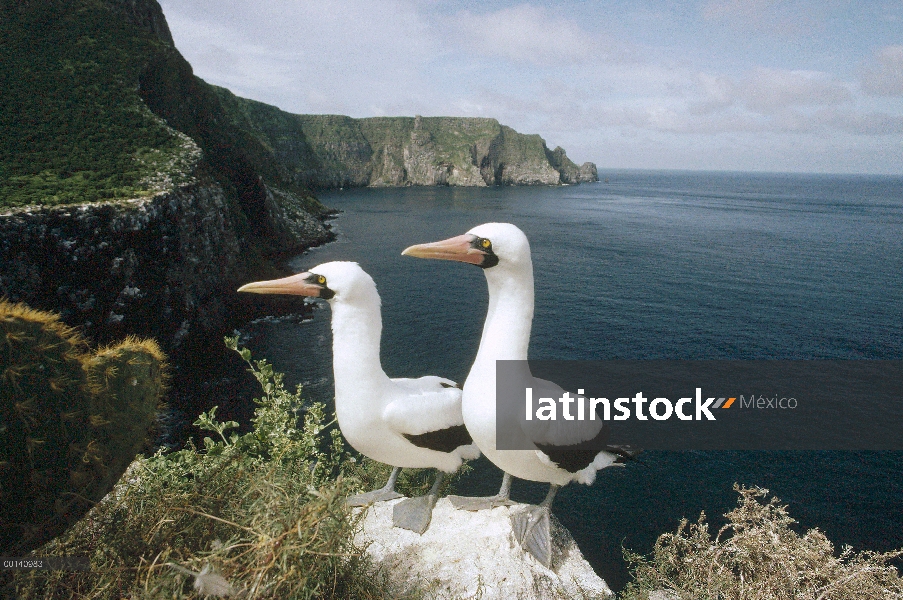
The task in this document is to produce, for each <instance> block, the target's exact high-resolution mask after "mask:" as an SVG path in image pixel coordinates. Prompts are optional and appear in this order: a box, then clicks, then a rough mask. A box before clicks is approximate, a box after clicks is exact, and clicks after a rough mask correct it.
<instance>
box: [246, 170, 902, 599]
mask: <svg viewBox="0 0 903 600" xmlns="http://www.w3.org/2000/svg"><path fill="white" fill-rule="evenodd" d="M600 178H602V179H603V181H602V182H599V183H595V184H584V185H580V186H564V187H537V188H514V187H505V188H491V189H464V188H404V189H385V190H348V191H338V192H333V193H329V194H323V195H322V196H321V199H322V200H323V202H324V203H325V204H326V205H327V206H331V207H334V208H338V209H340V210H342V211H343V213H342V214H341V215H340V216H339V217H338V218H337V219H336V220H335V221H334V226H335V227H336V229H337V231H338V234H339V239H338V241H336V242H334V243H332V244H329V245H327V246H325V247H323V248H319V249H315V250H312V251H310V252H307V253H305V254H303V255H301V256H298V257H296V258H295V259H293V260H292V261H291V265H292V267H293V268H294V269H295V270H297V271H301V270H307V269H309V268H311V267H313V266H315V265H317V264H319V263H321V262H326V261H330V260H353V261H357V262H359V263H360V264H361V265H362V266H363V268H364V269H365V270H367V271H368V272H369V273H370V274H371V275H372V276H373V278H374V279H375V280H376V283H377V286H378V287H379V290H380V294H381V296H382V301H383V345H382V360H383V366H384V368H385V370H386V372H387V373H389V374H390V376H393V377H417V376H420V375H425V374H436V375H443V376H446V377H450V378H452V379H456V380H457V381H460V382H463V381H464V379H465V378H466V375H467V372H468V370H469V368H470V364H471V363H472V361H473V358H474V356H475V355H476V350H477V346H478V344H479V338H480V332H481V328H482V323H483V318H484V317H485V312H486V303H487V291H486V284H485V279H484V277H483V274H482V271H481V270H480V269H478V268H474V267H472V266H470V265H464V264H459V263H452V262H445V261H425V260H420V259H414V258H409V257H402V256H401V251H402V250H403V249H404V248H405V247H407V246H409V245H411V244H415V243H421V242H428V241H435V240H439V239H444V238H447V237H451V236H453V235H458V234H461V233H464V232H465V231H467V230H468V229H470V228H471V227H473V226H475V225H478V224H480V223H485V222H490V221H507V222H512V223H515V224H517V225H518V226H519V227H520V228H521V229H522V230H524V232H526V234H527V235H528V237H529V238H530V243H531V248H532V254H533V262H534V272H535V276H536V316H535V319H534V323H533V334H532V338H531V345H530V356H531V358H536V359H653V358H654V359H828V358H841V359H903V178H900V177H871V176H826V175H795V174H794V175H791V174H746V173H685V172H638V171H610V172H601V173H600ZM243 333H244V338H245V340H246V341H247V345H248V346H249V347H250V348H251V349H252V350H253V351H254V353H255V355H257V356H263V357H266V358H267V359H269V360H270V361H271V362H273V363H274V365H275V366H276V368H277V369H279V370H283V371H285V372H286V374H287V380H288V381H289V383H303V384H304V385H305V390H306V395H307V397H308V398H311V399H319V400H326V401H328V400H329V399H330V398H331V396H332V383H331V339H330V331H329V309H328V307H326V306H325V305H319V306H318V307H317V309H316V310H315V311H314V316H313V318H312V319H310V320H309V321H306V322H304V323H299V322H297V320H290V319H289V320H283V321H280V320H275V321H274V320H264V321H257V322H255V323H252V324H250V325H249V326H248V327H247V328H245V330H244V331H243ZM901 404H903V403H901ZM901 408H903V407H901ZM901 435H903V432H901ZM474 466H475V468H474V470H473V472H471V473H469V474H468V475H467V476H465V478H464V479H463V481H462V482H461V483H460V485H459V488H458V490H459V492H461V493H466V494H486V493H494V491H495V490H496V489H497V487H498V485H499V483H500V480H501V475H500V472H499V471H498V470H497V469H496V468H495V467H493V466H492V465H491V464H489V463H488V462H487V461H485V459H481V460H480V461H477V462H476V463H475V465H474ZM735 482H739V483H743V484H747V485H758V486H761V487H765V488H768V489H770V490H771V492H772V493H773V494H774V495H777V496H778V497H780V498H781V500H783V501H784V502H786V503H789V504H790V514H791V515H792V516H793V517H794V518H796V519H797V520H798V521H799V526H800V528H801V530H804V529H809V528H812V527H818V528H820V529H821V530H822V531H824V532H825V533H826V534H827V535H828V537H829V538H830V539H831V540H832V541H833V542H834V543H835V545H836V546H837V547H838V548H840V547H841V546H843V545H844V544H850V545H852V546H854V547H855V548H856V549H869V550H889V549H892V548H898V547H903V453H889V452H885V453H880V452H855V453H854V452H792V453H791V452H647V453H645V454H643V455H642V456H641V459H640V460H639V461H637V462H635V463H632V464H630V465H628V466H627V467H626V468H623V469H607V470H605V471H602V472H601V473H600V475H599V477H598V479H597V481H596V483H595V484H594V485H593V486H591V487H587V486H582V485H576V484H573V485H570V486H567V487H566V488H564V489H562V491H561V492H560V493H559V495H558V498H557V499H556V502H555V506H554V513H555V514H556V516H557V517H558V518H559V519H560V520H561V521H562V523H564V525H565V526H567V527H568V528H569V529H570V530H571V532H572V533H573V535H574V538H575V539H576V540H577V542H578V544H579V545H580V547H581V549H582V551H583V553H584V555H585V556H586V557H587V559H588V560H589V561H590V562H591V563H592V564H593V566H594V568H595V569H596V570H597V571H598V572H599V573H600V575H602V576H603V577H604V578H605V579H606V580H607V581H608V582H609V584H610V585H611V586H612V587H613V588H615V589H619V588H620V587H622V586H623V584H624V582H625V581H626V578H627V570H626V565H625V563H624V561H623V560H622V557H621V547H622V545H623V546H624V547H627V548H630V549H633V550H636V551H640V552H644V553H645V552H649V551H650V550H651V548H652V544H653V543H654V541H655V539H656V537H657V536H658V535H659V534H661V533H663V532H665V531H673V530H674V529H675V528H676V526H677V524H678V522H679V520H680V519H681V518H682V517H684V516H686V517H688V518H689V519H690V520H695V519H696V518H697V517H698V515H699V513H700V512H701V511H703V510H704V511H705V512H706V515H708V518H709V521H710V522H711V523H712V524H713V527H714V528H717V527H718V526H720V524H721V523H723V519H722V518H721V515H723V513H725V512H727V511H728V510H730V509H731V508H732V507H733V506H734V505H735V503H736V498H737V496H736V493H735V492H733V490H732V486H733V484H734V483H735ZM545 490H546V486H543V485H538V484H532V483H528V482H523V481H516V482H515V485H514V490H513V497H514V498H515V499H517V500H523V501H532V502H536V501H538V500H540V499H541V498H542V497H543V495H544V493H545Z"/></svg>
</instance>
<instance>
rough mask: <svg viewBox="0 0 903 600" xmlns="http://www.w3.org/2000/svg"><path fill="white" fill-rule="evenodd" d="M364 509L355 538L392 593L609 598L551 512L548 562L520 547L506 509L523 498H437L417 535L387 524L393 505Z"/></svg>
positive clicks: (490, 597)
mask: <svg viewBox="0 0 903 600" xmlns="http://www.w3.org/2000/svg"><path fill="white" fill-rule="evenodd" d="M397 502H400V500H392V501H389V502H380V503H377V504H375V505H373V506H371V507H369V508H368V509H366V510H367V513H366V515H365V516H364V518H363V519H362V523H361V528H360V530H359V531H358V533H357V534H356V536H355V541H356V542H357V543H358V545H360V546H361V547H366V552H367V554H368V555H369V557H370V559H371V560H372V561H373V564H374V566H375V567H377V568H379V569H380V570H382V572H383V573H384V574H385V576H386V577H388V580H389V582H390V586H392V587H393V588H394V590H393V591H394V592H395V593H397V594H398V595H404V594H406V593H408V592H412V591H414V590H415V589H419V590H421V591H422V592H425V594H424V597H425V598H430V599H437V600H438V599H443V600H444V599H452V598H479V599H483V600H494V599H502V598H518V599H533V598H535V599H537V600H539V599H543V600H555V599H558V598H608V597H611V596H612V592H611V589H610V588H609V587H608V585H607V584H606V583H605V581H604V580H602V579H601V578H600V577H599V576H598V575H596V573H595V572H594V571H593V569H592V567H590V565H589V563H588V562H586V560H585V559H584V558H583V555H582V554H581V552H580V549H579V548H578V547H577V544H575V543H574V540H573V538H572V537H571V535H570V533H568V531H567V529H565V528H564V527H563V526H562V525H561V524H560V523H559V522H558V521H557V520H556V519H555V518H554V517H553V518H552V537H553V542H552V545H553V549H552V568H551V569H547V568H545V567H544V566H543V565H542V564H540V563H539V562H538V561H537V560H536V559H535V558H533V556H531V555H529V554H528V553H527V552H525V551H524V550H523V548H521V546H520V544H519V543H518V541H517V540H516V539H515V537H514V534H513V532H512V530H511V515H512V514H514V513H515V512H517V511H519V510H523V506H524V505H516V506H511V507H507V506H502V507H498V508H494V509H492V510H481V511H478V512H468V511H463V510H461V511H459V510H455V509H454V508H452V506H451V503H450V502H449V501H448V500H447V499H445V498H442V499H440V500H439V502H438V503H437V504H436V508H435V509H434V511H433V519H432V522H431V523H430V526H429V529H427V530H426V532H425V533H424V534H423V535H418V534H416V533H414V532H412V531H407V530H405V529H398V528H396V527H393V526H392V507H393V506H394V505H395V504H396V503H397Z"/></svg>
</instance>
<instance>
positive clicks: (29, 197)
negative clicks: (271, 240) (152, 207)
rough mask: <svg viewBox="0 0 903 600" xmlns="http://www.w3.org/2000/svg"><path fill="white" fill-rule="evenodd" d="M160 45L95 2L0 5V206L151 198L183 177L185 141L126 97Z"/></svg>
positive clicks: (187, 153) (187, 157)
mask: <svg viewBox="0 0 903 600" xmlns="http://www.w3.org/2000/svg"><path fill="white" fill-rule="evenodd" d="M165 45H166V44H165V42H164V41H162V40H160V39H159V38H157V37H155V36H153V35H151V34H143V35H142V34H138V33H137V32H136V30H135V28H134V26H132V25H131V24H130V23H128V22H126V21H125V20H124V19H122V18H117V17H116V16H114V15H113V14H112V13H111V10H110V9H109V8H108V7H107V6H105V4H104V3H103V2H101V1H99V0H79V1H77V2H64V1H61V0H45V1H42V2H27V3H25V2H18V1H16V0H2V3H0V206H4V205H5V206H17V205H24V204H63V203H72V202H84V201H92V200H101V199H105V198H124V197H134V196H140V195H144V194H148V193H151V192H152V191H153V190H154V189H155V188H156V187H157V186H158V185H159V182H157V181H156V175H157V173H158V172H160V171H166V172H167V173H170V174H172V175H171V176H175V177H178V176H180V175H181V176H185V175H186V174H187V172H189V171H190V169H191V168H192V167H193V163H194V162H195V161H196V160H197V156H196V154H197V148H196V147H195V146H194V144H192V143H191V141H190V140H188V139H187V138H185V137H184V136H180V135H178V134H177V133H176V132H175V131H173V130H172V129H171V128H169V127H167V125H166V123H165V122H163V121H162V120H161V119H160V118H159V117H157V116H155V115H154V114H153V113H151V111H149V110H148V109H147V107H146V106H145V105H144V103H143V102H142V101H141V98H140V96H139V95H138V92H137V90H136V87H137V82H138V77H137V74H138V73H139V72H140V71H141V70H142V69H143V68H144V63H145V57H146V56H147V55H148V54H150V53H153V52H158V51H161V50H162V47H163V46H165Z"/></svg>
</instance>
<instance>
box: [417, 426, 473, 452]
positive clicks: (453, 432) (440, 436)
mask: <svg viewBox="0 0 903 600" xmlns="http://www.w3.org/2000/svg"><path fill="white" fill-rule="evenodd" d="M402 435H403V436H404V437H405V439H407V440H408V441H409V442H411V443H412V444H414V445H415V446H418V447H420V448H426V449H428V450H435V451H437V452H453V451H455V450H456V449H458V448H460V447H461V446H469V445H470V444H473V439H472V438H471V437H470V433H469V432H468V431H467V428H466V427H465V426H464V425H454V426H452V427H448V428H446V429H439V430H437V431H428V432H426V433H421V434H420V435H412V434H408V433H403V434H402Z"/></svg>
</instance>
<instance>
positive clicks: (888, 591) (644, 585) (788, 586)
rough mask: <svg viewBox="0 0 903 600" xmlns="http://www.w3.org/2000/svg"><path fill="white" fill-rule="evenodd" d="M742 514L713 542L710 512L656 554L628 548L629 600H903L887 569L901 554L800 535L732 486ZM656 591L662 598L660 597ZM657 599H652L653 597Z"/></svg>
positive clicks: (685, 525)
mask: <svg viewBox="0 0 903 600" xmlns="http://www.w3.org/2000/svg"><path fill="white" fill-rule="evenodd" d="M734 490H735V491H737V492H738V493H739V494H740V498H739V500H738V502H737V508H735V509H734V510H732V511H731V512H729V513H727V514H726V515H725V517H727V519H728V523H727V524H726V525H725V526H724V527H722V528H721V529H720V530H719V531H718V533H717V535H716V536H715V538H714V539H712V536H711V534H710V533H709V526H708V523H707V522H706V519H705V513H703V514H701V515H700V517H699V520H698V521H697V522H696V523H692V524H691V523H689V522H688V521H687V520H686V519H684V520H683V521H681V524H680V526H679V527H678V529H677V531H676V532H675V533H666V534H664V535H662V536H660V537H659V538H658V540H657V541H656V543H655V548H654V550H653V552H652V555H651V556H649V557H644V556H640V555H638V554H634V553H632V552H629V551H627V550H625V552H624V554H625V558H626V560H627V561H628V562H629V563H631V565H632V571H633V576H634V581H633V582H632V583H630V584H629V585H628V586H627V588H626V589H625V590H624V592H623V593H622V595H621V598H623V599H625V600H640V599H643V600H645V599H646V598H660V599H663V600H664V599H669V600H670V599H673V600H677V599H678V598H680V599H682V600H685V599H700V600H703V599H706V600H707V599H712V600H715V599H719V600H741V599H742V600H791V599H793V600H800V599H806V600H848V599H849V600H852V599H862V600H865V599H875V600H877V599H881V600H891V599H901V598H903V579H901V578H900V574H899V573H898V572H897V569H896V568H895V567H894V566H892V565H891V564H889V562H890V561H892V560H893V559H895V558H899V557H900V556H903V550H900V551H896V552H888V553H878V552H861V553H856V552H854V551H853V549H852V548H850V547H845V548H844V549H843V550H842V551H841V552H840V554H839V555H835V552H834V545H833V544H832V543H831V541H830V540H828V538H827V537H825V535H824V534H823V533H822V532H821V531H819V530H818V529H811V530H809V531H807V532H806V533H804V534H803V535H799V534H798V533H796V532H795V531H794V530H793V529H791V525H793V524H794V523H795V522H796V521H795V520H794V519H792V518H791V517H790V515H789V514H788V512H787V506H786V505H782V504H780V501H779V500H778V499H777V498H771V499H769V500H768V501H767V502H766V501H763V500H760V499H762V498H765V497H766V495H767V494H768V490H765V489H760V488H746V487H741V486H739V485H736V484H735V485H734ZM656 591H657V592H656ZM650 594H651V596H650Z"/></svg>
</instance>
